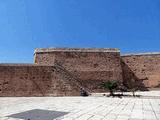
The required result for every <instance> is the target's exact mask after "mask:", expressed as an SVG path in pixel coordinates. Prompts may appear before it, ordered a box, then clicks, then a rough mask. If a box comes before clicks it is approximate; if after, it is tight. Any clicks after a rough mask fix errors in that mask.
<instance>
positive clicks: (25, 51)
mask: <svg viewBox="0 0 160 120" xmlns="http://www.w3.org/2000/svg"><path fill="white" fill-rule="evenodd" d="M47 47H96V48H103V47H105V48H120V49H121V51H122V53H130V52H131V53H133V52H134V53H137V52H149V51H151V52H153V51H157V52H158V51H160V0H0V63H6V62H11V63H18V62H20V63H21V62H22V63H28V62H29V63H31V62H32V61H33V51H34V49H35V48H47Z"/></svg>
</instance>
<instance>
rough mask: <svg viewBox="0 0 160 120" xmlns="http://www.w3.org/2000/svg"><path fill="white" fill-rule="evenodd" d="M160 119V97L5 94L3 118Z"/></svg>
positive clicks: (0, 110)
mask: <svg viewBox="0 0 160 120" xmlns="http://www.w3.org/2000/svg"><path fill="white" fill-rule="evenodd" d="M53 119H54V120H160V99H152V98H133V97H130V98H112V97H1V98H0V120H53Z"/></svg>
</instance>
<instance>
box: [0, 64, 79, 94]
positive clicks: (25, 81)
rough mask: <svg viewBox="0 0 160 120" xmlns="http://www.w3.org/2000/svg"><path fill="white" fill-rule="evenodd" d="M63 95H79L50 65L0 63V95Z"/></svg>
mask: <svg viewBox="0 0 160 120" xmlns="http://www.w3.org/2000/svg"><path fill="white" fill-rule="evenodd" d="M64 95H79V90H77V87H76V86H74V85H73V84H70V83H67V81H66V82H64V81H63V80H61V77H59V75H58V74H56V73H55V72H53V71H52V67H50V66H38V65H34V64H31V65H29V64H26V65H25V64H0V96H64Z"/></svg>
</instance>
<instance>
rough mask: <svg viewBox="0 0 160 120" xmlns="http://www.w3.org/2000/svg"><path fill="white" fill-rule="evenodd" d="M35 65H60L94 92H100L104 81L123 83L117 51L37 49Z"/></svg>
mask: <svg viewBox="0 0 160 120" xmlns="http://www.w3.org/2000/svg"><path fill="white" fill-rule="evenodd" d="M35 63H36V64H43V65H44V64H45V65H55V64H58V65H60V66H61V67H63V68H64V69H65V70H66V71H68V72H69V73H71V74H72V76H73V77H74V78H75V79H78V80H79V81H81V83H80V84H81V85H82V86H85V88H87V89H90V90H92V92H98V91H99V90H100V84H101V83H102V82H103V81H107V80H119V81H122V69H121V64H120V52H119V50H117V49H37V50H36V51H35ZM88 83H91V84H88Z"/></svg>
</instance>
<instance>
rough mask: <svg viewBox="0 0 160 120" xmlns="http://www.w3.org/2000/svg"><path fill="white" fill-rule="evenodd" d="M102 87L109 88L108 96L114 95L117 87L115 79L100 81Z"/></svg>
mask: <svg viewBox="0 0 160 120" xmlns="http://www.w3.org/2000/svg"><path fill="white" fill-rule="evenodd" d="M102 87H103V88H104V89H107V90H109V92H110V96H113V95H114V90H115V89H116V88H117V87H118V83H117V81H113V80H112V81H110V80H109V81H106V82H103V83H102Z"/></svg>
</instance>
